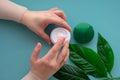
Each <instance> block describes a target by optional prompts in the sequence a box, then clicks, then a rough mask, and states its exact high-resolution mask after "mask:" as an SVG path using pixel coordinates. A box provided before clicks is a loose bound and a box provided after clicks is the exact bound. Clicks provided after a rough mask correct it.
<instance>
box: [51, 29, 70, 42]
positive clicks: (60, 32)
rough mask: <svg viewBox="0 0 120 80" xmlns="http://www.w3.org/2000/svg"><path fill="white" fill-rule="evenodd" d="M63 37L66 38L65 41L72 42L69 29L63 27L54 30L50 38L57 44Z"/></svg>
mask: <svg viewBox="0 0 120 80" xmlns="http://www.w3.org/2000/svg"><path fill="white" fill-rule="evenodd" d="M61 37H65V38H66V39H65V40H70V38H71V35H70V32H69V31H68V30H67V29H65V28H61V27H57V28H55V29H53V30H52V32H51V34H50V38H51V41H52V43H53V44H55V43H56V42H57V40H58V39H59V38H61Z"/></svg>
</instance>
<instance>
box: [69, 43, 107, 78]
mask: <svg viewBox="0 0 120 80" xmlns="http://www.w3.org/2000/svg"><path fill="white" fill-rule="evenodd" d="M69 48H70V60H71V61H72V62H73V63H74V64H75V65H76V66H78V67H79V68H81V69H82V70H84V71H85V72H86V73H87V74H90V75H92V76H94V77H107V72H106V70H105V66H104V64H103V62H102V60H101V59H100V57H99V56H98V54H96V52H94V51H93V50H92V49H90V48H87V47H83V46H80V45H78V44H70V46H69Z"/></svg>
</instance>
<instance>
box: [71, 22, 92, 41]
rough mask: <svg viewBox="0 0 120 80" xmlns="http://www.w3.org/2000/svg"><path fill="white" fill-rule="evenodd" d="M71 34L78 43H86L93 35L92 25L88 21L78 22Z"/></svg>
mask: <svg viewBox="0 0 120 80" xmlns="http://www.w3.org/2000/svg"><path fill="white" fill-rule="evenodd" d="M73 36H74V38H75V40H76V41H77V42H79V43H88V42H90V41H91V40H92V39H93V37H94V30H93V27H92V26H91V25H90V24H88V23H80V24H78V25H76V26H75V28H74V30H73Z"/></svg>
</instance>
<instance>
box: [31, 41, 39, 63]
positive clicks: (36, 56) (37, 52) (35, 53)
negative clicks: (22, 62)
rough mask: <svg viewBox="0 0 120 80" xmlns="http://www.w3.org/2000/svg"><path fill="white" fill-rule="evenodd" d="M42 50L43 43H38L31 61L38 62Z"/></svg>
mask: <svg viewBox="0 0 120 80" xmlns="http://www.w3.org/2000/svg"><path fill="white" fill-rule="evenodd" d="M40 49H41V43H40V42H38V43H37V45H36V47H35V48H34V50H33V53H32V55H31V61H36V60H37V59H38V56H39V53H40Z"/></svg>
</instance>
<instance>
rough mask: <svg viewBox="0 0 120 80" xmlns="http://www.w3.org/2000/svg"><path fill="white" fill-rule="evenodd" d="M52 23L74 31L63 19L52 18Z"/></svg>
mask: <svg viewBox="0 0 120 80" xmlns="http://www.w3.org/2000/svg"><path fill="white" fill-rule="evenodd" d="M50 22H51V23H53V24H58V25H60V26H61V27H64V28H66V29H67V30H69V31H70V32H71V31H72V29H71V28H70V26H69V25H68V24H67V22H66V21H64V20H63V19H62V18H60V17H58V16H56V15H54V17H53V18H51V20H50Z"/></svg>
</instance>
